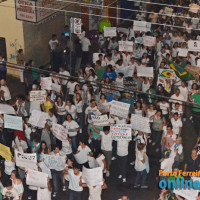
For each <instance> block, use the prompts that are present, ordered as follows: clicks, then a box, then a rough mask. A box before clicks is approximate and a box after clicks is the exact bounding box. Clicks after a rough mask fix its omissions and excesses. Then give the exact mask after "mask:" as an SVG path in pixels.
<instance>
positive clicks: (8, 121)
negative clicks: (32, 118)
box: [4, 114, 23, 131]
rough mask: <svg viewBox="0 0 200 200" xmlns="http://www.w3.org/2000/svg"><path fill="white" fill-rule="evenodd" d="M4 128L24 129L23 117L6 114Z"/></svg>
mask: <svg viewBox="0 0 200 200" xmlns="http://www.w3.org/2000/svg"><path fill="white" fill-rule="evenodd" d="M4 128H10V129H14V130H19V131H22V130H23V125H22V117H18V116H12V115H6V114H4Z"/></svg>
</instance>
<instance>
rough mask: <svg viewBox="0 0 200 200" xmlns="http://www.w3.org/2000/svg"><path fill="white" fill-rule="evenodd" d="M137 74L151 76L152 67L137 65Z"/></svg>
mask: <svg viewBox="0 0 200 200" xmlns="http://www.w3.org/2000/svg"><path fill="white" fill-rule="evenodd" d="M137 75H138V76H140V77H141V76H143V77H150V78H152V77H153V67H141V66H140V67H137Z"/></svg>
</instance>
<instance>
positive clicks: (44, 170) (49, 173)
mask: <svg viewBox="0 0 200 200" xmlns="http://www.w3.org/2000/svg"><path fill="white" fill-rule="evenodd" d="M39 167H40V168H41V170H42V172H43V173H45V174H48V176H49V178H50V179H52V175H51V170H50V169H49V168H48V167H47V166H46V165H45V163H44V162H43V161H42V162H39Z"/></svg>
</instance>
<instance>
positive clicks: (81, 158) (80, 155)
mask: <svg viewBox="0 0 200 200" xmlns="http://www.w3.org/2000/svg"><path fill="white" fill-rule="evenodd" d="M74 158H75V160H76V162H77V163H78V164H84V163H86V162H87V161H88V158H87V156H86V155H85V151H83V150H81V151H79V152H78V153H77V154H74Z"/></svg>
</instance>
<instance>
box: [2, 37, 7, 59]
mask: <svg viewBox="0 0 200 200" xmlns="http://www.w3.org/2000/svg"><path fill="white" fill-rule="evenodd" d="M0 54H1V55H2V56H3V58H4V59H6V60H7V51H6V39H5V38H2V37H0Z"/></svg>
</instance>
